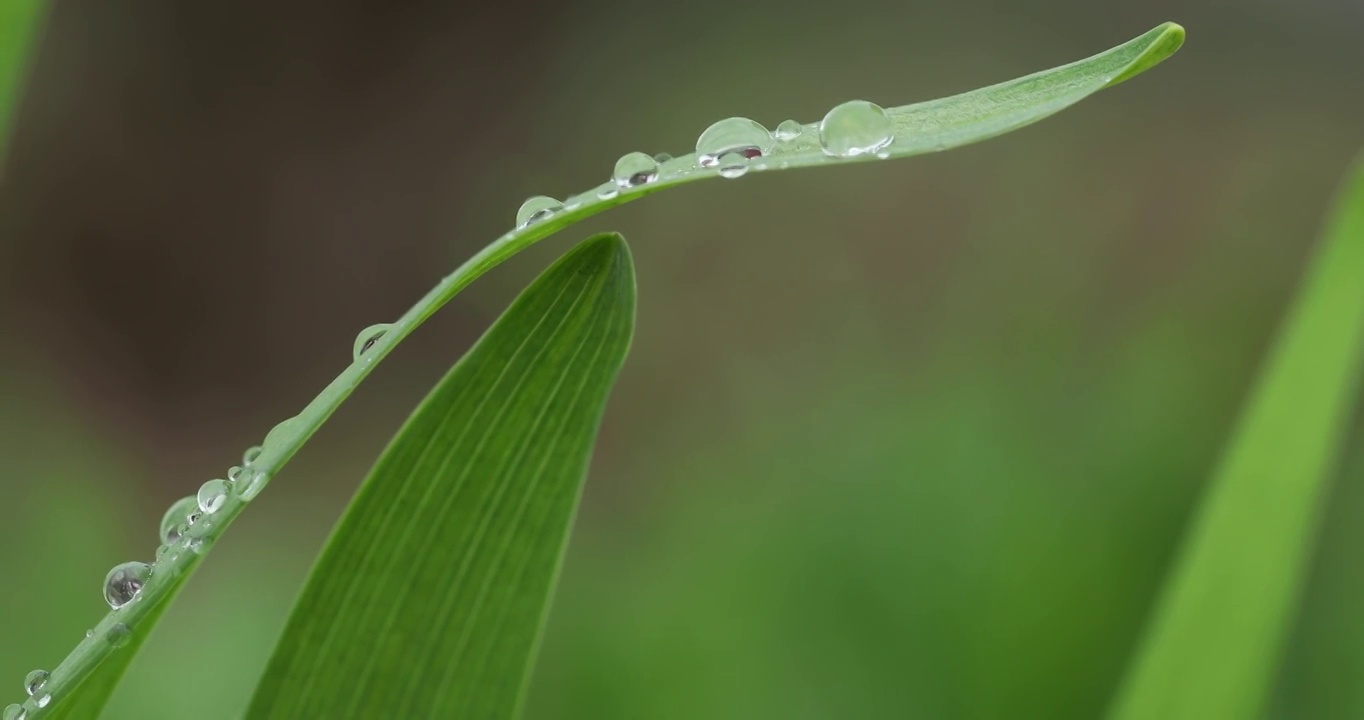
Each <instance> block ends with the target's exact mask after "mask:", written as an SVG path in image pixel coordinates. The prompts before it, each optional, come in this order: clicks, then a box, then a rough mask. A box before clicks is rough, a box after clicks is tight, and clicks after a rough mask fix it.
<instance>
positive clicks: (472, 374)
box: [247, 235, 635, 720]
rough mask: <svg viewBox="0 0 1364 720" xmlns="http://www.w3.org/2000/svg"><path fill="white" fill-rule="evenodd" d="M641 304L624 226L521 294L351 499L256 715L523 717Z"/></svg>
mask: <svg viewBox="0 0 1364 720" xmlns="http://www.w3.org/2000/svg"><path fill="white" fill-rule="evenodd" d="M634 305H635V285H634V273H633V270H632V268H631V265H630V258H629V253H628V251H627V250H626V246H625V243H624V241H623V240H621V239H620V236H618V235H604V236H598V237H596V238H593V239H591V240H588V241H586V242H584V243H583V244H582V245H580V246H578V247H577V248H576V249H574V250H573V251H571V252H570V253H569V254H568V255H567V256H565V257H564V258H563V259H561V260H560V261H559V262H557V263H555V264H554V266H553V267H551V268H550V269H549V270H547V271H546V272H545V274H544V275H542V276H541V277H540V279H538V280H536V281H535V283H534V284H532V285H531V286H530V288H528V289H527V290H526V291H525V292H524V293H522V294H521V296H520V297H519V298H517V300H516V302H515V304H513V305H512V307H511V309H509V310H508V311H507V312H506V314H505V315H503V316H502V318H501V319H499V320H498V321H497V323H496V324H495V325H493V327H492V329H491V330H489V331H488V333H487V334H486V335H484V336H483V338H482V339H481V340H480V341H479V342H478V344H477V345H476V346H475V347H474V349H473V350H472V351H470V352H469V354H468V355H467V356H466V357H465V358H464V359H463V360H461V361H460V362H459V364H457V365H456V366H455V368H454V369H453V370H452V371H451V372H450V373H449V374H448V375H447V376H446V377H445V379H444V380H442V381H441V383H440V385H439V386H437V387H436V389H435V390H433V391H432V393H431V394H430V395H429V396H428V397H427V399H426V400H425V401H424V402H423V403H422V405H421V407H420V408H418V409H417V411H416V413H414V414H413V415H412V417H411V418H410V419H409V420H408V421H407V424H406V425H405V426H404V427H403V429H402V430H401V431H400V432H399V433H398V435H397V436H396V437H395V438H394V439H393V443H392V444H391V445H390V446H389V447H388V449H387V451H385V452H384V455H383V457H382V458H381V459H380V460H379V463H378V464H377V465H376V466H375V468H374V471H373V472H372V473H371V474H370V476H369V478H368V479H367V480H366V481H365V484H364V486H363V487H362V488H361V489H360V492H359V494H358V495H357V496H356V498H355V499H354V501H352V502H351V504H350V507H349V508H347V510H346V514H345V517H344V518H343V519H342V520H341V522H340V524H339V525H338V526H337V528H336V530H335V531H334V532H333V533H332V537H331V540H330V541H329V542H328V544H327V548H326V550H325V551H324V552H323V554H322V557H321V559H320V560H319V561H318V563H317V565H316V567H315V568H314V569H313V574H312V577H311V578H309V580H308V584H307V587H306V588H305V589H304V591H303V594H302V596H301V597H300V598H299V601H298V604H297V605H296V606H295V608H294V611H293V614H292V616H291V617H290V619H289V624H288V626H287V627H286V628H285V630H284V636H283V638H282V639H281V640H280V643H279V645H278V646H277V647H276V649H275V653H274V657H272V658H271V660H270V664H269V667H268V669H267V670H266V672H265V674H264V678H263V680H262V681H261V684H260V686H259V688H258V689H257V691H256V696H255V698H254V700H253V701H252V703H251V708H250V711H249V712H248V714H247V718H249V719H250V720H265V719H267V718H290V719H292V718H304V717H317V718H374V717H398V718H438V717H449V718H456V717H467V718H474V717H477V718H504V717H511V716H512V714H513V712H514V711H515V708H516V705H517V703H518V702H519V699H520V697H521V693H522V687H523V685H524V684H525V680H526V677H527V675H528V673H529V670H530V664H531V659H532V656H533V653H534V649H535V646H536V642H537V640H538V638H539V636H540V629H541V625H542V624H543V623H544V620H545V617H546V613H547V611H548V608H549V599H550V594H551V591H552V589H553V585H554V580H555V577H556V576H557V574H558V571H559V562H560V559H561V557H562V555H563V549H564V547H565V545H566V544H567V539H568V530H569V526H570V525H571V523H572V519H573V515H574V512H575V510H576V508H577V504H578V497H579V494H580V491H581V489H582V484H583V479H584V476H585V474H586V471H587V461H588V457H589V455H590V454H591V450H592V444H593V441H594V439H595V437H596V430H597V425H598V421H599V420H600V418H601V414H602V410H603V408H604V406H605V404H606V398H607V395H608V393H609V392H610V389H611V385H612V383H613V382H614V380H615V376H616V371H617V370H619V369H620V366H621V363H622V362H623V361H624V359H625V353H626V350H627V349H628V347H629V344H630V335H631V332H632V330H633V326H634Z"/></svg>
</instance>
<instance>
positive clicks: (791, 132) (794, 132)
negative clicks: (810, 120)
mask: <svg viewBox="0 0 1364 720" xmlns="http://www.w3.org/2000/svg"><path fill="white" fill-rule="evenodd" d="M804 131H805V126H804V125H801V124H800V123H798V122H796V121H795V120H782V121H781V124H780V125H778V126H777V131H776V133H775V135H776V136H777V139H778V140H780V141H782V142H791V141H792V140H795V139H796V138H798V137H800V134H801V133H802V132H804Z"/></svg>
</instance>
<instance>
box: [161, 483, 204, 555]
mask: <svg viewBox="0 0 1364 720" xmlns="http://www.w3.org/2000/svg"><path fill="white" fill-rule="evenodd" d="M196 507H198V503H197V501H196V500H195V499H194V496H192V495H191V496H189V497H183V498H180V499H179V500H176V501H175V502H174V503H172V504H171V506H170V507H169V508H167V509H166V514H165V515H163V516H161V542H163V543H165V544H166V545H173V544H175V541H176V540H179V539H180V536H181V535H182V534H184V531H185V530H184V526H185V520H186V519H187V518H188V517H189V514H190V513H192V512H194V509H195V508H196Z"/></svg>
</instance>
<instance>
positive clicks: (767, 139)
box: [696, 117, 774, 167]
mask: <svg viewBox="0 0 1364 720" xmlns="http://www.w3.org/2000/svg"><path fill="white" fill-rule="evenodd" d="M773 143H774V140H773V138H772V133H770V132H768V131H767V128H765V127H763V126H762V125H761V124H759V123H758V122H756V121H753V120H749V119H748V118H744V117H732V118H725V119H724V120H720V121H718V122H716V123H715V124H713V125H711V126H710V127H708V128H706V131H705V132H703V133H701V136H700V137H698V138H696V162H697V163H698V164H700V165H701V167H715V166H717V165H719V164H720V160H721V158H723V157H724V156H725V155H728V154H730V153H735V154H738V155H741V156H743V157H744V158H745V159H747V158H755V157H758V156H759V155H766V154H767V153H768V152H770V151H771V150H772V145H773Z"/></svg>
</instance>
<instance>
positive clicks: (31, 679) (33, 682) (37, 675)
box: [24, 670, 52, 695]
mask: <svg viewBox="0 0 1364 720" xmlns="http://www.w3.org/2000/svg"><path fill="white" fill-rule="evenodd" d="M49 677H52V675H51V673H49V672H48V671H46V670H34V671H33V672H31V673H29V674H28V675H25V676H24V692H26V693H28V694H29V695H35V694H37V692H38V691H39V690H42V689H43V686H44V685H46V684H47V679H48V678H49Z"/></svg>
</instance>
